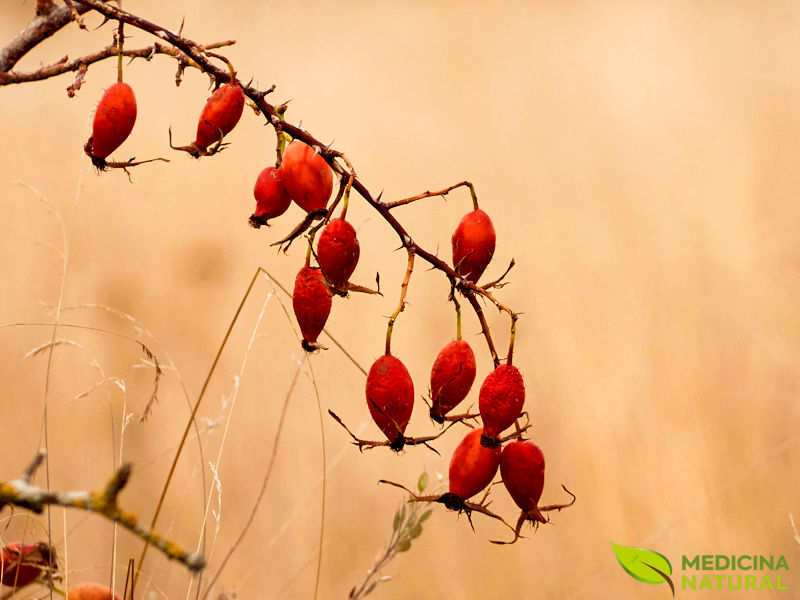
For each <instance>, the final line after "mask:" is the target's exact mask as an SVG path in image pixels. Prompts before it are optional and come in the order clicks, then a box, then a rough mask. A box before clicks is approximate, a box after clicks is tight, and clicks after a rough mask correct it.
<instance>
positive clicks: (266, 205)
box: [250, 167, 292, 226]
mask: <svg viewBox="0 0 800 600" xmlns="http://www.w3.org/2000/svg"><path fill="white" fill-rule="evenodd" d="M253 196H254V197H255V199H256V211H255V212H254V213H253V216H251V217H250V222H251V223H252V224H253V225H255V226H260V225H267V221H268V220H269V219H274V218H275V217H280V216H281V215H282V214H283V213H285V212H286V210H287V209H288V208H289V204H291V203H292V199H291V198H290V197H289V194H287V193H286V189H285V188H284V187H283V183H282V182H281V174H280V171H279V170H278V169H276V168H275V167H267V168H266V169H264V170H263V171H261V173H259V175H258V178H257V179H256V185H255V187H254V188H253Z"/></svg>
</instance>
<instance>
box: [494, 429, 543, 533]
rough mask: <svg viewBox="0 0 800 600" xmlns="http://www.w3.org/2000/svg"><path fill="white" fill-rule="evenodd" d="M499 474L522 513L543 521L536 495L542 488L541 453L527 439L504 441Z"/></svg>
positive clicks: (538, 496) (540, 492)
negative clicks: (506, 442) (505, 442)
mask: <svg viewBox="0 0 800 600" xmlns="http://www.w3.org/2000/svg"><path fill="white" fill-rule="evenodd" d="M500 474H501V475H502V477H503V484H504V485H505V486H506V489H507V490H508V493H509V494H511V497H512V498H513V499H514V502H516V503H517V506H519V507H520V508H521V509H522V511H523V512H525V513H526V514H527V515H528V516H529V517H531V518H533V519H534V520H537V521H540V522H544V520H545V519H544V517H542V515H541V513H540V512H539V509H538V506H539V498H541V497H542V489H543V488H544V455H543V454H542V451H541V449H540V448H539V446H537V445H536V444H534V443H533V442H531V441H519V440H516V441H513V442H509V443H508V444H506V446H505V448H503V453H502V454H501V456H500Z"/></svg>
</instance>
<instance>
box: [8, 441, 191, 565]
mask: <svg viewBox="0 0 800 600" xmlns="http://www.w3.org/2000/svg"><path fill="white" fill-rule="evenodd" d="M44 457H45V453H44V452H39V453H38V454H37V455H36V457H35V458H34V459H33V461H32V462H31V464H30V465H29V466H28V467H27V468H26V469H25V471H24V472H23V474H22V476H21V477H19V478H18V479H15V480H13V481H9V482H0V510H2V509H3V508H5V507H6V506H18V507H20V508H24V509H27V510H30V511H33V512H35V513H36V514H41V513H42V512H43V511H44V509H45V507H46V506H49V505H56V506H62V507H64V508H76V509H80V510H85V511H88V512H93V513H95V514H98V515H100V516H102V517H105V518H106V519H108V520H110V521H113V522H114V523H119V524H120V525H121V526H122V527H124V528H125V529H127V530H128V531H130V532H131V533H133V534H134V535H136V536H137V537H139V538H141V539H142V540H144V541H145V542H146V543H148V544H150V545H152V546H155V547H156V548H158V549H159V550H161V552H163V553H164V555H165V556H166V557H167V558H169V559H171V560H177V561H178V562H180V563H182V564H183V565H185V566H186V568H187V569H189V570H190V571H192V572H193V573H197V572H199V571H201V570H202V569H203V568H204V567H205V565H206V561H205V559H204V558H203V556H202V555H201V554H196V553H193V552H186V551H185V550H184V549H183V548H181V547H180V546H178V545H177V544H175V543H174V542H172V541H170V540H168V539H166V538H164V537H162V536H161V535H159V534H158V533H156V532H155V531H152V530H150V529H148V528H147V527H144V526H142V525H139V522H138V521H139V520H138V517H137V516H136V515H135V514H134V513H130V512H127V511H125V510H123V509H122V508H120V506H119V504H118V502H117V499H118V496H119V494H120V492H121V491H122V490H123V488H124V487H125V485H126V484H127V483H128V479H129V478H130V475H131V465H130V463H126V464H124V465H122V466H121V467H120V468H119V469H118V470H117V471H116V472H115V473H114V474H113V475H112V476H111V478H110V479H109V480H108V482H107V483H106V485H105V487H104V488H103V489H101V490H95V491H72V492H54V491H47V490H46V489H43V488H40V487H38V486H35V485H33V484H32V483H31V480H32V479H33V475H34V473H35V472H36V470H37V469H38V468H39V466H41V464H42V462H43V461H44Z"/></svg>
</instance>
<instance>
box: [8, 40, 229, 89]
mask: <svg viewBox="0 0 800 600" xmlns="http://www.w3.org/2000/svg"><path fill="white" fill-rule="evenodd" d="M235 43H236V42H235V41H234V40H225V41H223V42H214V43H213V44H208V45H206V46H202V47H203V48H205V49H209V48H223V47H225V46H231V45H233V44H235ZM158 54H161V55H164V56H171V57H172V58H175V59H177V60H184V61H186V63H185V64H186V65H187V66H191V67H195V68H199V67H198V65H197V63H196V62H194V61H193V60H188V61H187V58H188V57H187V56H186V55H185V54H184V53H183V52H180V51H179V50H176V49H175V48H173V47H171V46H166V45H164V44H159V43H158V42H156V43H154V44H153V45H152V46H146V47H144V48H139V49H136V50H123V51H122V56H124V57H127V58H131V59H135V58H143V59H145V60H147V61H149V60H151V59H152V58H153V57H154V56H156V55H158ZM117 55H118V48H117V46H115V45H112V46H108V47H107V48H104V49H103V50H100V51H99V52H93V53H92V54H87V55H86V56H81V57H80V58H76V59H73V60H69V59H68V58H67V57H66V56H65V57H63V58H61V59H60V60H58V61H56V62H54V63H53V64H51V65H46V66H44V67H41V68H39V69H36V70H35V71H31V72H28V73H16V72H14V71H10V72H0V85H11V84H15V83H29V82H31V81H43V80H45V79H49V78H51V77H57V76H58V75H63V74H64V73H70V72H73V71H74V72H76V73H77V74H78V75H79V76H81V73H82V76H81V77H80V79H81V80H82V79H83V76H85V74H86V71H87V69H88V68H89V65H93V64H94V63H97V62H100V61H103V60H106V59H107V58H115V57H117ZM76 81H77V79H76ZM73 86H75V87H74V88H73ZM78 88H80V84H73V85H72V86H70V87H69V88H67V90H68V91H67V93H68V95H69V96H70V97H72V96H74V95H75V93H74V91H75V90H77V89H78ZM70 89H72V93H70V91H69V90H70Z"/></svg>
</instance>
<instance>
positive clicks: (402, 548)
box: [397, 538, 411, 552]
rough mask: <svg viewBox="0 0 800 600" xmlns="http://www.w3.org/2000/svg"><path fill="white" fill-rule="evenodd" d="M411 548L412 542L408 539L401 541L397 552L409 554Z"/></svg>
mask: <svg viewBox="0 0 800 600" xmlns="http://www.w3.org/2000/svg"><path fill="white" fill-rule="evenodd" d="M410 548H411V540H409V539H408V538H405V539H402V540H400V543H399V544H397V551H398V552H408V550H409V549H410Z"/></svg>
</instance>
